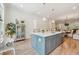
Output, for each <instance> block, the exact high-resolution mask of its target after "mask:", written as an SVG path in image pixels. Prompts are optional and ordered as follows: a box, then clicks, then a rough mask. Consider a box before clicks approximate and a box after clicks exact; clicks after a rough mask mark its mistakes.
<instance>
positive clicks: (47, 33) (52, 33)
mask: <svg viewBox="0 0 79 59" xmlns="http://www.w3.org/2000/svg"><path fill="white" fill-rule="evenodd" d="M60 33H62V32H45V33H42V32H37V33H32V34H33V35H38V36H42V37H47V36H51V35H56V34H60Z"/></svg>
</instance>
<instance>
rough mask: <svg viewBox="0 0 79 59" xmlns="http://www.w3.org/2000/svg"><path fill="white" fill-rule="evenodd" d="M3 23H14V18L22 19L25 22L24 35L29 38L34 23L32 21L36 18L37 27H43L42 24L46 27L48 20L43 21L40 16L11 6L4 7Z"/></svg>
mask: <svg viewBox="0 0 79 59" xmlns="http://www.w3.org/2000/svg"><path fill="white" fill-rule="evenodd" d="M4 19H5V25H6V24H7V23H8V22H14V23H15V19H18V20H19V21H20V20H24V21H25V24H26V37H27V38H29V37H30V35H31V33H32V31H33V28H34V24H33V21H34V20H36V21H37V28H40V29H43V28H44V26H45V27H46V28H48V21H45V22H44V21H43V20H42V18H41V17H38V16H35V15H33V14H28V13H26V12H23V11H21V10H19V9H17V8H13V7H6V8H5V17H4Z"/></svg>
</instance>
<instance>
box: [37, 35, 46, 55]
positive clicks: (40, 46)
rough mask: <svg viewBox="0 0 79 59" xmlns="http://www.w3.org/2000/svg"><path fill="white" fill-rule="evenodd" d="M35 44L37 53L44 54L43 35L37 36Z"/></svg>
mask: <svg viewBox="0 0 79 59" xmlns="http://www.w3.org/2000/svg"><path fill="white" fill-rule="evenodd" d="M36 45H37V50H38V52H39V54H44V51H45V49H44V47H45V44H44V38H43V37H40V36H37V40H36Z"/></svg>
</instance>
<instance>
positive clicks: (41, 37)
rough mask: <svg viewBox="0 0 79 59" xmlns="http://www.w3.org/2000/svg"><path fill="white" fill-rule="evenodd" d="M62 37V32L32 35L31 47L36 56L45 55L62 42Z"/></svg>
mask: <svg viewBox="0 0 79 59" xmlns="http://www.w3.org/2000/svg"><path fill="white" fill-rule="evenodd" d="M62 37H63V35H62V32H53V33H52V32H47V33H40V32H39V33H33V34H32V47H33V48H34V49H35V50H36V51H37V53H38V54H40V55H47V54H49V53H50V52H51V51H53V50H54V49H55V48H57V47H58V46H59V45H60V44H61V43H62V42H63V39H62Z"/></svg>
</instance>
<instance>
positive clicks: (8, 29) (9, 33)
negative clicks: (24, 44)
mask: <svg viewBox="0 0 79 59" xmlns="http://www.w3.org/2000/svg"><path fill="white" fill-rule="evenodd" d="M5 32H6V35H7V37H8V39H10V40H11V39H13V36H14V34H15V33H16V26H15V24H14V23H8V24H7V25H6V28H5ZM8 41H9V40H8Z"/></svg>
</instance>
